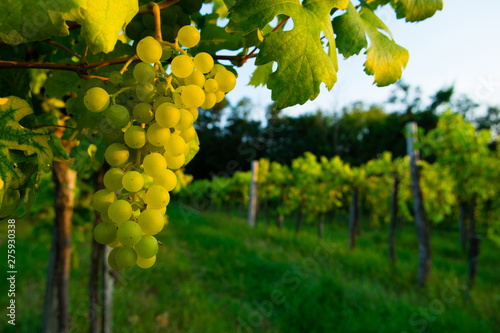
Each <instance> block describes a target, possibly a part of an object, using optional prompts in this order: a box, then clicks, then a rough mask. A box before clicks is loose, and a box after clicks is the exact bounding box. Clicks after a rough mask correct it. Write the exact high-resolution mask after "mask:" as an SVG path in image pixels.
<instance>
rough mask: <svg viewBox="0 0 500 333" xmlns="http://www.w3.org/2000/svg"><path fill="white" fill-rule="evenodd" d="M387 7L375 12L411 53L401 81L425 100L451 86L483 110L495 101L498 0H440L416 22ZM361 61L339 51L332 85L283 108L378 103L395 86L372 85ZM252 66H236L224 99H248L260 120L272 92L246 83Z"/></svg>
mask: <svg viewBox="0 0 500 333" xmlns="http://www.w3.org/2000/svg"><path fill="white" fill-rule="evenodd" d="M386 7H388V8H384V7H383V8H382V9H379V10H378V11H377V15H378V16H379V17H380V18H381V19H382V20H383V21H384V23H385V24H386V25H387V26H388V27H389V30H390V31H391V32H392V34H393V36H394V39H395V41H396V43H398V44H399V45H401V46H403V47H405V48H406V49H407V50H408V51H409V53H410V59H409V61H408V64H407V66H406V69H405V70H404V71H403V76H402V79H403V80H404V82H405V83H407V84H410V85H411V86H419V87H420V88H421V90H422V93H423V96H424V97H427V98H428V97H429V96H431V95H433V94H434V93H435V92H437V91H438V90H439V89H441V88H446V87H450V86H451V85H454V86H455V93H456V94H462V93H463V94H467V95H468V96H469V97H470V98H471V99H472V100H474V101H475V102H477V103H479V104H481V105H483V110H484V106H485V105H500V20H499V19H498V14H499V13H500V1H498V0H477V1H474V2H472V1H465V0H444V7H443V10H442V11H438V12H437V13H436V14H435V15H434V16H432V17H431V18H428V19H427V20H425V21H422V22H418V23H407V22H406V21H405V20H404V19H403V20H398V19H397V18H396V15H395V12H394V10H392V8H391V7H389V6H386ZM365 60H366V56H365V55H364V51H362V52H361V53H360V55H357V56H352V57H350V58H349V59H347V60H344V59H343V56H342V55H339V72H338V73H337V75H338V79H337V83H336V84H335V86H334V88H333V89H332V90H331V91H328V90H327V89H326V87H325V86H324V84H323V85H322V88H321V93H320V95H319V96H318V97H317V98H316V99H315V100H314V101H309V102H307V103H306V104H304V105H301V106H294V107H291V108H287V109H286V110H285V113H286V114H288V115H294V116H295V115H299V114H302V113H307V112H314V111H316V110H318V109H322V110H324V111H326V112H333V111H335V110H340V109H341V108H342V107H344V106H348V105H351V104H352V103H354V102H356V101H363V102H364V103H365V104H373V103H383V102H384V101H386V100H387V99H388V97H389V95H390V93H391V92H392V91H393V90H394V87H393V86H392V87H391V86H388V87H377V86H375V85H373V76H368V75H366V74H365V72H364V67H363V63H364V62H365ZM254 69H255V65H254V64H253V60H252V59H251V60H250V61H248V62H247V63H246V64H245V65H244V66H243V67H241V68H238V69H237V71H238V80H237V85H236V88H235V90H233V91H232V92H230V93H229V94H228V95H227V98H228V99H229V101H230V103H231V104H232V105H235V104H236V103H237V102H238V101H239V100H240V99H241V98H243V97H249V98H250V99H251V100H252V101H253V103H254V105H255V110H256V114H254V115H253V117H254V118H256V119H259V118H260V119H263V117H264V110H265V108H266V107H267V106H268V105H269V104H271V102H272V100H271V91H270V90H268V89H267V88H263V87H259V88H255V87H252V86H248V82H249V80H250V76H251V73H252V72H253V70H254ZM425 102H426V100H425V98H424V103H425ZM479 112H481V111H479Z"/></svg>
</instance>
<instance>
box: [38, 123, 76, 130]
mask: <svg viewBox="0 0 500 333" xmlns="http://www.w3.org/2000/svg"><path fill="white" fill-rule="evenodd" d="M43 127H60V128H68V129H72V130H76V127H71V126H64V125H50V124H42V125H36V126H35V127H33V129H37V128H43Z"/></svg>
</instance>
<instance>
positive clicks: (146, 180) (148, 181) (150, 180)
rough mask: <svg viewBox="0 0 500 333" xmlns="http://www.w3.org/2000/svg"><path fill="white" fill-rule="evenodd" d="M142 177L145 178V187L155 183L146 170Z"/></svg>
mask: <svg viewBox="0 0 500 333" xmlns="http://www.w3.org/2000/svg"><path fill="white" fill-rule="evenodd" d="M162 156H163V155H162ZM142 178H143V179H144V187H146V188H148V187H150V186H151V185H153V177H151V176H150V175H148V174H147V173H146V172H143V173H142Z"/></svg>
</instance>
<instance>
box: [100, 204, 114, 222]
mask: <svg viewBox="0 0 500 333" xmlns="http://www.w3.org/2000/svg"><path fill="white" fill-rule="evenodd" d="M108 207H109V206H108ZM96 210H97V209H96ZM99 213H101V214H100V215H101V220H102V222H113V221H111V219H110V218H109V216H108V209H107V208H106V210H105V211H103V212H99Z"/></svg>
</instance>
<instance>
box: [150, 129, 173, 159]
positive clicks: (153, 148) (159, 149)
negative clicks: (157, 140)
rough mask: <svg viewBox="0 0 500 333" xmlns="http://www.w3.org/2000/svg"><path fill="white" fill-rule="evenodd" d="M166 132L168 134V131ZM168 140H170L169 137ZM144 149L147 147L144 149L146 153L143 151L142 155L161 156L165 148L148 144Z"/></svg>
mask: <svg viewBox="0 0 500 333" xmlns="http://www.w3.org/2000/svg"><path fill="white" fill-rule="evenodd" d="M160 127H161V126H160ZM162 128H163V127H162ZM165 129H168V128H165ZM162 131H163V130H162ZM168 131H169V132H170V129H168ZM168 138H169V139H170V136H169V137H168ZM146 147H147V149H146V151H144V155H147V154H148V153H160V154H163V153H164V152H165V147H164V146H154V145H152V144H151V143H148V144H147V146H146Z"/></svg>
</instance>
